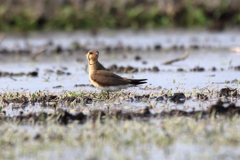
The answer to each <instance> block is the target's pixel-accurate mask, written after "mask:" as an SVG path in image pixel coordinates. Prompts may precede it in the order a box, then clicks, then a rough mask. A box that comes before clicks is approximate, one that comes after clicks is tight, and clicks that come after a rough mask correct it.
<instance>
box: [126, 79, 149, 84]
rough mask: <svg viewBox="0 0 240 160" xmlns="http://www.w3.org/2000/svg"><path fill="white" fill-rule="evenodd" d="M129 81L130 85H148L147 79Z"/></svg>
mask: <svg viewBox="0 0 240 160" xmlns="http://www.w3.org/2000/svg"><path fill="white" fill-rule="evenodd" d="M129 80H130V84H135V85H138V84H144V83H147V82H145V81H146V80H147V79H129Z"/></svg>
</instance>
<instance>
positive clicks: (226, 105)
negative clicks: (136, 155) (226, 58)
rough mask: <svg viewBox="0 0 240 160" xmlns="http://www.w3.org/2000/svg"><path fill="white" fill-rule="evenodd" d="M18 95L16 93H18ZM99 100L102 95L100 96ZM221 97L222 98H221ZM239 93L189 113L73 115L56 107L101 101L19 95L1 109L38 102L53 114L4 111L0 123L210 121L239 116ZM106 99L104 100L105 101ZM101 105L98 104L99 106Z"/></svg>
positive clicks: (181, 98)
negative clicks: (7, 113)
mask: <svg viewBox="0 0 240 160" xmlns="http://www.w3.org/2000/svg"><path fill="white" fill-rule="evenodd" d="M17 94H18V93H17ZM102 96H103V97H102V98H106V97H104V95H102ZM209 96H210V95H207V94H202V93H196V99H197V100H201V101H208V100H210V99H211V98H210V97H209ZM221 97H222V98H223V99H221ZM239 97H240V95H239V91H238V90H237V89H230V88H222V89H221V90H220V91H219V100H218V101H217V102H216V103H215V104H211V105H209V107H208V108H207V109H206V110H198V111H195V110H194V108H193V110H191V111H186V110H184V109H171V110H170V111H166V110H163V111H162V112H159V113H155V112H152V110H153V109H154V106H151V105H149V106H146V107H145V109H139V110H132V111H127V112H126V111H124V110H123V109H121V107H116V108H112V107H111V108H105V109H90V110H89V113H88V114H86V113H85V112H83V111H81V110H82V109H80V110H79V111H78V112H76V113H75V114H73V113H70V112H69V111H67V110H66V109H63V108H62V107H59V105H65V106H71V105H73V106H74V105H76V104H84V105H90V104H92V103H93V102H94V103H96V101H99V102H100V101H102V99H96V98H94V97H89V96H82V97H79V96H78V97H71V96H65V97H63V96H62V95H42V96H41V95H39V96H38V95H37V94H34V95H32V96H30V97H28V96H24V95H22V96H19V97H18V98H12V99H11V98H4V96H3V97H2V106H3V107H2V110H3V109H4V108H6V107H8V106H9V105H11V106H12V109H20V108H22V109H24V108H25V107H27V106H29V105H31V106H34V105H36V104H37V103H38V104H40V105H41V107H43V108H46V107H48V108H52V109H53V110H54V112H43V111H40V112H23V111H20V112H19V114H18V115H16V116H10V117H9V116H6V111H5V110H4V111H2V112H1V113H0V121H1V122H6V121H7V122H8V121H11V122H17V123H20V124H39V123H48V122H55V123H58V124H63V125H67V124H69V123H72V122H75V121H77V122H78V123H80V124H83V123H85V122H87V121H91V122H95V121H97V120H100V121H101V122H104V121H105V120H107V119H116V120H136V119H137V120H144V121H145V120H150V119H152V118H156V119H159V118H166V117H176V116H177V117H179V116H180V117H181V116H183V117H192V118H211V117H215V118H217V116H227V117H232V116H235V115H239V114H240V106H237V105H236V103H234V101H230V99H233V98H235V99H236V100H237V99H239ZM190 99H193V97H192V96H185V94H184V93H181V92H180V93H174V94H173V95H172V96H168V95H167V94H164V95H163V96H159V97H156V96H154V97H152V96H151V95H150V94H143V95H141V96H140V95H134V96H133V97H128V98H127V99H126V100H128V101H130V104H131V102H137V103H138V102H144V101H149V100H155V101H157V102H161V103H162V102H164V101H169V102H172V103H174V104H183V103H184V102H185V101H187V100H190ZM105 100H106V99H105ZM235 102H236V101H235ZM99 105H101V104H99Z"/></svg>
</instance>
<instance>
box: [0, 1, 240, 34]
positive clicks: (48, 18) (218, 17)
mask: <svg viewBox="0 0 240 160" xmlns="http://www.w3.org/2000/svg"><path fill="white" fill-rule="evenodd" d="M0 4H1V6H0V30H1V31H12V30H15V31H28V30H67V31H71V30H76V29H93V30H94V29H98V28H114V29H118V28H134V29H140V28H156V27H175V26H181V27H210V28H213V29H222V28H224V27H226V26H237V25H239V24H240V18H239V17H240V12H239V10H240V7H239V6H240V2H239V1H225V0H217V1H215V3H211V2H209V1H207V0H206V1H201V0H196V1H195V0H180V1H168V0H154V1H151V2H149V1H147V0H144V1H141V3H139V1H137V0H133V1H105V0H103V1H94V0H88V1H68V0H63V1H49V0H47V1H39V2H37V3H36V2H34V1H27V0H22V1H18V3H15V2H14V1H11V2H9V1H0Z"/></svg>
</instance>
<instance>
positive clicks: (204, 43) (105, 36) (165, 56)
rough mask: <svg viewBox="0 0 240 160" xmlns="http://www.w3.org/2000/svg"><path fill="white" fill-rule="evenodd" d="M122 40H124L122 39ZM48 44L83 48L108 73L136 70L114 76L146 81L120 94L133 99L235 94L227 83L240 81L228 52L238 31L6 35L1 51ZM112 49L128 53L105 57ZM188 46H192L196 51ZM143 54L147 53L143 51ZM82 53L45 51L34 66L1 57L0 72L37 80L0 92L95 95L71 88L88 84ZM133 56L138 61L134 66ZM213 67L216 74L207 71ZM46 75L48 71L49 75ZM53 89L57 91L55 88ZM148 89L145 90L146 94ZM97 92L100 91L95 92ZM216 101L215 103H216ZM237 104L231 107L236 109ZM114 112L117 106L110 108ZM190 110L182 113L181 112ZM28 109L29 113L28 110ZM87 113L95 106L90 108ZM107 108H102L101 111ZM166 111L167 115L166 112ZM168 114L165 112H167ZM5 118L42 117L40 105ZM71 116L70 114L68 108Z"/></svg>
mask: <svg viewBox="0 0 240 160" xmlns="http://www.w3.org/2000/svg"><path fill="white" fill-rule="evenodd" d="M126 37H127V38H126ZM49 41H51V42H52V43H53V46H54V45H55V46H56V45H61V46H62V47H63V48H69V46H71V43H72V42H78V43H80V44H81V45H85V47H86V49H99V51H100V58H99V61H100V62H101V63H102V64H103V65H104V66H105V67H109V66H111V65H113V64H117V66H124V67H127V66H129V65H130V66H133V67H137V68H139V70H140V71H139V72H138V73H124V74H119V75H121V76H124V77H128V78H147V79H148V83H147V84H146V85H142V86H139V87H134V88H129V89H126V90H125V91H131V92H133V93H138V94H144V93H158V92H159V91H160V90H162V89H166V90H170V89H172V93H174V92H187V91H194V90H196V89H201V88H205V87H208V88H217V89H218V90H220V89H221V88H224V87H226V86H227V87H232V88H238V89H239V85H238V83H235V82H233V83H231V82H232V81H233V80H237V81H239V80H240V74H239V71H235V70H234V69H232V67H234V66H238V65H240V64H239V62H240V61H239V59H240V54H239V53H237V52H232V51H231V50H230V48H231V47H233V46H240V38H239V36H238V33H237V31H225V32H220V33H214V32H208V31H183V30H155V31H130V30H123V31H106V30H103V31H100V32H99V33H98V34H97V35H94V36H93V35H91V34H90V33H88V32H82V31H79V32H71V33H62V32H61V33H60V32H53V33H34V32H33V33H29V34H5V38H4V39H3V41H2V43H1V46H0V49H3V48H7V49H9V50H11V49H16V47H17V48H26V46H28V48H29V46H30V48H32V50H34V49H35V50H37V48H39V47H42V46H43V45H45V44H47V43H48V42H49ZM155 45H161V47H162V49H160V50H154V47H155ZM107 46H110V47H113V48H114V47H116V46H122V47H126V46H131V47H132V48H135V49H133V50H132V51H126V50H122V51H119V50H115V51H111V52H110V53H107V52H106V51H105V50H104V48H105V47H107ZM173 46H178V47H179V46H183V48H185V49H170V48H172V47H173ZM190 46H197V49H196V48H195V49H194V48H191V49H187V48H189V47H190ZM147 48H148V49H147ZM185 50H187V51H188V52H189V57H188V58H187V59H185V60H183V61H179V62H175V63H173V64H171V65H162V64H163V63H164V62H166V61H169V60H172V59H175V58H178V57H182V56H183V55H184V52H185ZM85 54H86V52H83V51H80V52H74V53H68V52H63V53H62V54H53V53H51V54H50V52H49V51H46V53H43V54H41V55H40V56H38V57H37V58H36V60H33V59H32V58H31V54H30V55H20V54H15V55H4V54H3V55H0V57H1V58H0V63H1V68H0V71H2V72H13V73H19V72H31V71H38V73H39V75H38V77H27V76H21V77H16V76H15V77H9V76H8V77H1V78H0V83H1V84H2V85H1V87H0V91H1V92H5V91H14V92H31V93H32V92H36V91H39V90H41V91H42V90H46V91H48V92H49V93H61V92H62V91H64V90H74V91H77V90H87V91H98V89H96V88H93V87H89V86H88V87H74V86H75V84H90V81H89V79H88V73H87V60H86V58H85ZM136 56H138V57H140V60H136ZM154 66H157V67H158V68H159V69H160V71H159V72H151V71H145V72H141V69H143V68H152V67H154ZM196 66H199V67H203V68H204V69H205V71H203V72H192V71H190V69H193V68H194V67H196ZM212 67H215V68H216V71H212ZM180 68H181V69H183V70H184V72H177V69H180ZM46 70H52V71H53V73H49V72H47V71H46ZM57 70H62V71H64V72H69V73H70V75H66V74H65V75H57V74H56V71H57ZM56 86H62V87H59V88H55V87H56ZM146 87H147V88H146ZM98 92H100V91H98ZM216 99H217V98H216ZM213 100H214V101H213V102H211V101H210V102H207V103H204V105H201V104H199V102H194V101H186V103H184V105H172V107H171V108H177V109H185V110H192V108H193V107H194V109H196V110H204V109H206V106H207V105H209V104H211V103H215V99H213ZM151 103H155V102H151ZM238 103H239V102H237V103H236V104H238ZM148 105H149V103H145V102H141V103H136V102H133V103H129V102H124V103H123V104H121V106H120V108H123V109H124V108H125V109H126V110H128V107H129V106H131V109H134V110H135V109H136V110H137V109H141V108H144V107H146V106H148ZM115 106H116V105H115ZM163 106H164V103H163V104H161V103H158V104H157V105H156V107H155V109H154V110H153V112H161V111H162V110H164V108H163ZM186 106H191V107H192V108H190V109H186V108H183V107H186ZM29 107H30V108H29ZM88 107H89V108H91V107H92V108H94V107H95V106H92V105H89V106H88ZM104 107H106V105H105V104H104V103H103V105H102V108H104ZM171 108H170V109H171ZM167 109H169V108H167ZM4 110H6V111H7V114H8V115H9V116H14V115H18V114H19V111H25V112H30V111H32V112H37V111H47V112H50V111H49V110H51V108H50V109H48V108H45V109H44V110H43V108H42V107H41V106H40V105H37V106H35V107H34V106H33V107H32V108H31V106H28V107H26V108H25V109H24V110H22V109H12V106H9V107H8V108H4ZM67 110H68V111H71V108H67Z"/></svg>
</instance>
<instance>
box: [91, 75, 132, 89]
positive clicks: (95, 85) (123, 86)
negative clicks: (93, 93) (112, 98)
mask: <svg viewBox="0 0 240 160" xmlns="http://www.w3.org/2000/svg"><path fill="white" fill-rule="evenodd" d="M89 79H90V81H91V83H92V85H93V86H94V87H96V88H99V89H101V90H103V91H106V92H114V91H118V90H121V89H126V88H128V87H132V86H133V85H130V84H128V85H119V86H102V85H99V84H98V83H96V82H95V81H93V80H92V79H91V78H90V77H89Z"/></svg>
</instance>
